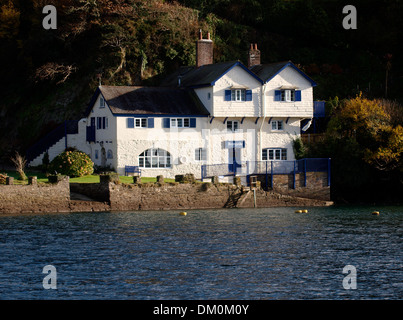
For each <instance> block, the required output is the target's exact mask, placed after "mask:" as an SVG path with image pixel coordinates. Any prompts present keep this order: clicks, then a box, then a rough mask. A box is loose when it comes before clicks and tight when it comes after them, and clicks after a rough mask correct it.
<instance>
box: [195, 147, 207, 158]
mask: <svg viewBox="0 0 403 320" xmlns="http://www.w3.org/2000/svg"><path fill="white" fill-rule="evenodd" d="M195 160H196V161H206V160H207V150H206V149H204V148H196V149H195Z"/></svg>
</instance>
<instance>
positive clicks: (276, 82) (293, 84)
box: [265, 66, 313, 118]
mask: <svg viewBox="0 0 403 320" xmlns="http://www.w3.org/2000/svg"><path fill="white" fill-rule="evenodd" d="M282 88H294V89H296V90H300V91H301V101H292V102H285V101H275V91H276V90H281V89H282ZM265 99H266V112H265V113H266V116H269V117H272V116H274V117H302V118H311V117H313V88H312V84H311V82H310V81H308V80H307V79H306V78H305V77H304V76H302V75H301V74H300V73H299V72H298V71H297V70H295V69H294V68H292V67H290V66H288V67H286V68H285V69H283V70H282V71H281V72H279V73H278V74H277V75H275V76H274V77H273V79H271V80H270V81H269V82H268V83H267V84H266V89H265Z"/></svg>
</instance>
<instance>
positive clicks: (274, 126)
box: [271, 120, 284, 131]
mask: <svg viewBox="0 0 403 320" xmlns="http://www.w3.org/2000/svg"><path fill="white" fill-rule="evenodd" d="M283 129H284V126H283V120H274V121H272V122H271V130H272V131H281V130H283Z"/></svg>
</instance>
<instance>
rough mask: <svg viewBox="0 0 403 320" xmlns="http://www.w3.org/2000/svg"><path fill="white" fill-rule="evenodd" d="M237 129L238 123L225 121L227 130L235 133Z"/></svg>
mask: <svg viewBox="0 0 403 320" xmlns="http://www.w3.org/2000/svg"><path fill="white" fill-rule="evenodd" d="M238 128H239V121H233V120H228V121H227V130H228V131H232V132H235V131H236V130H238Z"/></svg>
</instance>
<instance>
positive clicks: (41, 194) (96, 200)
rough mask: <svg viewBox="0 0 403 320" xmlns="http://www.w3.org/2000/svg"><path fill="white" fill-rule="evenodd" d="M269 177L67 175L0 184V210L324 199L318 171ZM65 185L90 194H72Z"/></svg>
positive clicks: (326, 202)
mask: <svg viewBox="0 0 403 320" xmlns="http://www.w3.org/2000/svg"><path fill="white" fill-rule="evenodd" d="M326 178H327V177H326ZM273 179H274V186H275V188H274V189H273V190H271V191H264V190H263V189H261V188H256V189H255V190H254V191H253V190H250V188H246V187H243V186H240V185H235V184H226V183H198V182H197V183H177V182H175V183H139V184H122V183H120V182H116V183H115V182H110V181H108V180H105V179H101V181H103V180H105V181H104V182H102V183H86V184H84V183H83V184H76V183H71V184H70V183H69V180H68V178H66V179H64V180H62V181H60V182H58V183H55V184H50V183H49V184H32V185H0V213H46V212H85V211H89V212H91V211H135V210H177V209H178V210H185V209H208V208H224V207H231V205H230V204H231V203H232V202H233V204H234V206H235V205H236V206H238V207H243V208H247V207H251V208H253V207H255V206H256V207H276V206H325V205H329V204H330V202H329V199H330V198H329V197H328V194H329V187H327V184H326V185H325V183H326V179H325V176H324V175H323V174H321V173H312V174H311V175H310V176H307V187H303V183H304V179H303V175H298V177H297V179H296V188H295V189H290V188H289V185H290V183H291V182H293V179H291V178H290V177H289V176H286V175H285V176H275V177H274V178H273ZM290 180H291V182H290ZM70 189H71V190H70ZM70 191H71V192H72V193H77V194H79V195H84V196H86V197H88V198H90V199H74V200H73V198H71V197H70V195H71V193H70Z"/></svg>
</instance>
